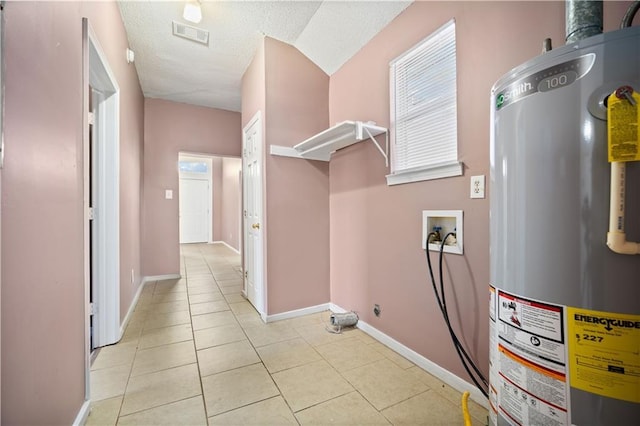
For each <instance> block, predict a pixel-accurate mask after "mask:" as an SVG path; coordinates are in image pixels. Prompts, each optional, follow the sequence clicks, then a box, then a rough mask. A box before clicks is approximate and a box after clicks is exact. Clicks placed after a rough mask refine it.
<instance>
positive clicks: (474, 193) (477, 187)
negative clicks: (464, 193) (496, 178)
mask: <svg viewBox="0 0 640 426" xmlns="http://www.w3.org/2000/svg"><path fill="white" fill-rule="evenodd" d="M470 191H471V192H470V197H471V198H484V175H480V176H471V190H470Z"/></svg>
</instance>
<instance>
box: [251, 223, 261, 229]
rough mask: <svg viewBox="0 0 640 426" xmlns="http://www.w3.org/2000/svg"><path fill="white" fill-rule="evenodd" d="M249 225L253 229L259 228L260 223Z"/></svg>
mask: <svg viewBox="0 0 640 426" xmlns="http://www.w3.org/2000/svg"><path fill="white" fill-rule="evenodd" d="M251 227H252V228H253V229H260V224H259V223H254V224H253V225H251Z"/></svg>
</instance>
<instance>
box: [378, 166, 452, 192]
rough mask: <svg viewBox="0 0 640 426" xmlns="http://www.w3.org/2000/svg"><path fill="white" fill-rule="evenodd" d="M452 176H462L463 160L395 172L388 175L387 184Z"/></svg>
mask: <svg viewBox="0 0 640 426" xmlns="http://www.w3.org/2000/svg"><path fill="white" fill-rule="evenodd" d="M452 176H462V163H461V162H458V161H454V162H452V163H445V164H438V165H434V166H427V167H422V168H419V169H412V170H407V171H403V172H399V173H393V174H390V175H387V185H389V186H391V185H401V184H403V183H411V182H420V181H423V180H433V179H442V178H447V177H452Z"/></svg>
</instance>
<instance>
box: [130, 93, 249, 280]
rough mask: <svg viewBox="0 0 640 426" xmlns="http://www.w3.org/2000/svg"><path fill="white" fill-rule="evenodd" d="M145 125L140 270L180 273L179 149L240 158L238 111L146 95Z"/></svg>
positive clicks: (156, 273)
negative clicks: (169, 192)
mask: <svg viewBox="0 0 640 426" xmlns="http://www.w3.org/2000/svg"><path fill="white" fill-rule="evenodd" d="M144 126H145V127H144V128H145V133H144V134H145V142H144V195H143V197H144V213H143V214H144V220H143V258H142V263H143V273H144V275H145V276H157V275H167V274H178V273H179V272H180V257H179V256H180V246H179V223H178V167H177V163H178V153H179V152H180V151H183V152H191V153H197V154H205V155H221V156H236V157H237V156H239V155H240V148H241V146H242V139H241V127H240V113H237V112H232V111H225V110H220V109H214V108H206V107H199V106H193V105H187V104H182V103H177V102H170V101H165V100H161V99H145V117H144ZM166 189H171V190H173V193H174V197H173V199H171V200H166V199H165V198H164V193H165V190H166Z"/></svg>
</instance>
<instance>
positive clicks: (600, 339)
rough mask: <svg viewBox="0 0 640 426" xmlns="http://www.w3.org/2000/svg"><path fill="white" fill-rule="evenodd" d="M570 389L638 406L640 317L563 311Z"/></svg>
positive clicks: (584, 311) (639, 394)
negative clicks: (564, 315) (565, 319)
mask: <svg viewBox="0 0 640 426" xmlns="http://www.w3.org/2000/svg"><path fill="white" fill-rule="evenodd" d="M567 331H568V335H569V337H568V340H569V360H570V361H571V362H570V374H571V375H570V377H571V386H572V387H574V388H577V389H582V390H585V391H587V392H592V393H595V394H598V395H602V396H607V397H610V398H616V399H621V400H624V401H630V402H635V403H640V315H626V314H616V313H612V312H601V311H592V310H587V309H580V308H571V307H570V308H567Z"/></svg>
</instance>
